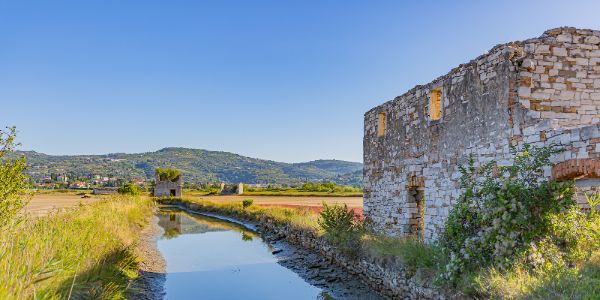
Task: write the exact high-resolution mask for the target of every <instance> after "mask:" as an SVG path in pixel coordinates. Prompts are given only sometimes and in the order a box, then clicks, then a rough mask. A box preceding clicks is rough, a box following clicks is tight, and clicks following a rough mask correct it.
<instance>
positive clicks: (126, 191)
mask: <svg viewBox="0 0 600 300" xmlns="http://www.w3.org/2000/svg"><path fill="white" fill-rule="evenodd" d="M117 192H118V193H119V194H122V195H132V196H137V195H139V194H140V193H141V192H140V189H139V188H138V187H137V186H136V185H135V184H133V183H126V184H124V185H123V186H121V187H119V188H118V189H117Z"/></svg>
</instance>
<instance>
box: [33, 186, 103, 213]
mask: <svg viewBox="0 0 600 300" xmlns="http://www.w3.org/2000/svg"><path fill="white" fill-rule="evenodd" d="M79 193H81V192H79V191H67V192H62V191H61V192H55V191H43V192H37V193H34V194H33V197H32V198H31V200H30V201H29V203H28V204H27V206H26V207H25V212H26V213H29V214H31V215H33V216H41V215H46V214H48V213H49V212H51V211H53V210H58V209H62V208H67V207H73V206H76V205H79V204H80V203H81V204H91V203H94V202H96V201H98V200H101V199H104V198H106V197H107V196H106V195H91V194H89V193H87V194H86V195H89V198H83V196H82V195H78V194H79Z"/></svg>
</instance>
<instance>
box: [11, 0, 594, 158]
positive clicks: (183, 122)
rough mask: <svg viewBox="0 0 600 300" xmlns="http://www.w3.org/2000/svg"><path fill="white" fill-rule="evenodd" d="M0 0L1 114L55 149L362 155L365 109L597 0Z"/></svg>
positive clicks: (579, 23)
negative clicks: (187, 149)
mask: <svg viewBox="0 0 600 300" xmlns="http://www.w3.org/2000/svg"><path fill="white" fill-rule="evenodd" d="M424 2H426V1H419V2H417V1H413V2H409V1H376V0H375V1H348V0H343V1H257V0H253V1H245V0H240V1H223V0H220V1H217V0H215V1H147V0H144V1H124V0H117V1H68V2H67V1H58V0H53V1H39V2H34V1H2V2H0V42H1V46H0V125H1V126H8V125H15V126H17V127H18V129H19V141H20V142H21V143H22V144H23V146H22V148H23V149H32V150H36V151H40V152H44V153H49V154H104V153H111V152H146V151H154V150H157V149H160V148H163V147H167V146H181V147H192V148H204V149H210V150H223V151H230V152H235V153H240V154H243V155H248V156H252V157H259V158H265V159H272V160H279V161H286V162H298V161H307V160H313V159H319V158H336V159H345V160H352V161H362V135H363V130H362V126H363V113H364V112H365V111H367V110H368V109H370V108H371V107H373V106H375V105H378V104H380V103H382V102H385V101H386V100H389V99H392V98H393V97H395V96H397V95H400V94H402V93H404V92H405V91H406V90H408V89H410V88H412V87H413V86H414V85H416V84H424V83H427V82H429V81H431V80H432V79H434V78H436V77H438V76H440V75H442V74H445V73H447V72H448V71H449V70H450V69H451V68H453V67H455V66H457V65H459V64H460V63H463V62H467V61H469V60H470V59H472V58H475V57H476V56H478V55H480V54H483V53H484V52H486V51H487V50H489V49H490V48H491V47H493V46H494V45H496V44H499V43H504V42H508V41H511V40H519V39H525V38H530V37H536V36H539V35H541V34H542V32H543V31H544V30H546V29H549V28H553V27H558V26H565V25H567V26H576V27H583V28H594V29H600V16H599V15H598V12H599V11H600V4H599V3H600V2H598V1H496V3H491V1H447V2H441V1H440V2H434V1H430V2H428V3H427V4H425V3H424Z"/></svg>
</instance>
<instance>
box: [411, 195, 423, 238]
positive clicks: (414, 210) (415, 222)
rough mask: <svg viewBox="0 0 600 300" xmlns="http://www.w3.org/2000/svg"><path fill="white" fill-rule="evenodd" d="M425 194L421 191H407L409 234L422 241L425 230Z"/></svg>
mask: <svg viewBox="0 0 600 300" xmlns="http://www.w3.org/2000/svg"><path fill="white" fill-rule="evenodd" d="M424 202H425V193H424V191H423V190H417V189H410V190H408V207H409V211H410V217H409V219H408V225H409V234H410V235H413V236H415V237H418V238H419V239H421V240H423V235H424V230H423V229H424V228H425V205H424V204H425V203H424Z"/></svg>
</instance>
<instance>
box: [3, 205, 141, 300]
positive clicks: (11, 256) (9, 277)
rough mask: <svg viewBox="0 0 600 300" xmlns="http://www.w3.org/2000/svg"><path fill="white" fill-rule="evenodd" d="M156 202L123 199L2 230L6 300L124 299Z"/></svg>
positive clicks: (24, 219) (15, 223)
mask: <svg viewBox="0 0 600 300" xmlns="http://www.w3.org/2000/svg"><path fill="white" fill-rule="evenodd" d="M151 213H152V204H151V202H150V201H148V200H147V199H146V200H145V199H142V198H139V197H124V196H118V197H113V198H109V199H107V200H105V201H101V202H98V203H95V204H91V205H86V206H79V207H76V208H73V209H69V210H66V211H62V212H58V213H53V214H51V215H48V216H46V217H41V218H31V217H22V218H17V219H16V220H15V221H13V222H11V223H10V224H9V225H7V226H6V227H5V228H3V229H2V231H0V282H1V283H2V284H0V299H32V298H34V299H69V298H71V299H90V298H99V299H107V298H110V299H115V298H123V297H124V292H125V290H126V287H127V284H128V282H129V280H130V279H131V278H134V277H135V276H136V273H137V272H136V264H137V263H136V257H135V255H134V252H133V247H134V246H135V244H136V242H137V240H138V236H139V232H140V229H141V228H142V226H143V225H144V223H145V221H146V220H147V219H148V217H149V216H150V214H151Z"/></svg>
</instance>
